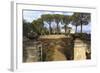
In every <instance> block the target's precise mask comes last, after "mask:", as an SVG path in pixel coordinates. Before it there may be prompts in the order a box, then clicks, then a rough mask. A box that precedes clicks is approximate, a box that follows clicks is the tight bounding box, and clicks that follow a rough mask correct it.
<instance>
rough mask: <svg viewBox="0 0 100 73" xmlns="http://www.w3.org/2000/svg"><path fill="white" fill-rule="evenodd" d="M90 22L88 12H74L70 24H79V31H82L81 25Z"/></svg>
mask: <svg viewBox="0 0 100 73" xmlns="http://www.w3.org/2000/svg"><path fill="white" fill-rule="evenodd" d="M89 22H90V13H74V15H73V16H72V24H73V25H75V26H76V31H77V26H81V31H80V32H81V33H82V26H83V25H87V24H89Z"/></svg>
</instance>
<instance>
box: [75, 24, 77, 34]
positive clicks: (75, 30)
mask: <svg viewBox="0 0 100 73" xmlns="http://www.w3.org/2000/svg"><path fill="white" fill-rule="evenodd" d="M75 32H76V33H77V25H76V30H75Z"/></svg>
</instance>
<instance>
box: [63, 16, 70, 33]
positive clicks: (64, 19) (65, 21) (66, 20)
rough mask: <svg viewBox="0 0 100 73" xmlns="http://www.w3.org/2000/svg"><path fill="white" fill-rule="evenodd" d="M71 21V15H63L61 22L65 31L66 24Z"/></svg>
mask: <svg viewBox="0 0 100 73" xmlns="http://www.w3.org/2000/svg"><path fill="white" fill-rule="evenodd" d="M70 22H71V16H67V15H63V16H62V23H63V24H64V29H65V33H66V31H67V25H68V24H69V23H70Z"/></svg>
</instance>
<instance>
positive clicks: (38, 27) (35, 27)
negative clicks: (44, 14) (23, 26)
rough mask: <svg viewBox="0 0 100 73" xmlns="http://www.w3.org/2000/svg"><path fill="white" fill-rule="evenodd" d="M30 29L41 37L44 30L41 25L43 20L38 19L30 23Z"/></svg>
mask: <svg viewBox="0 0 100 73" xmlns="http://www.w3.org/2000/svg"><path fill="white" fill-rule="evenodd" d="M32 28H33V31H34V32H36V33H38V34H40V35H42V34H43V31H44V30H43V28H44V24H43V20H42V19H41V18H38V19H37V20H33V22H32Z"/></svg>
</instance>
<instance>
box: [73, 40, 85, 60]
mask: <svg viewBox="0 0 100 73" xmlns="http://www.w3.org/2000/svg"><path fill="white" fill-rule="evenodd" d="M86 49H87V45H86V44H85V43H84V42H83V41H82V40H80V39H76V40H75V42H74V60H85V59H86Z"/></svg>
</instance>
